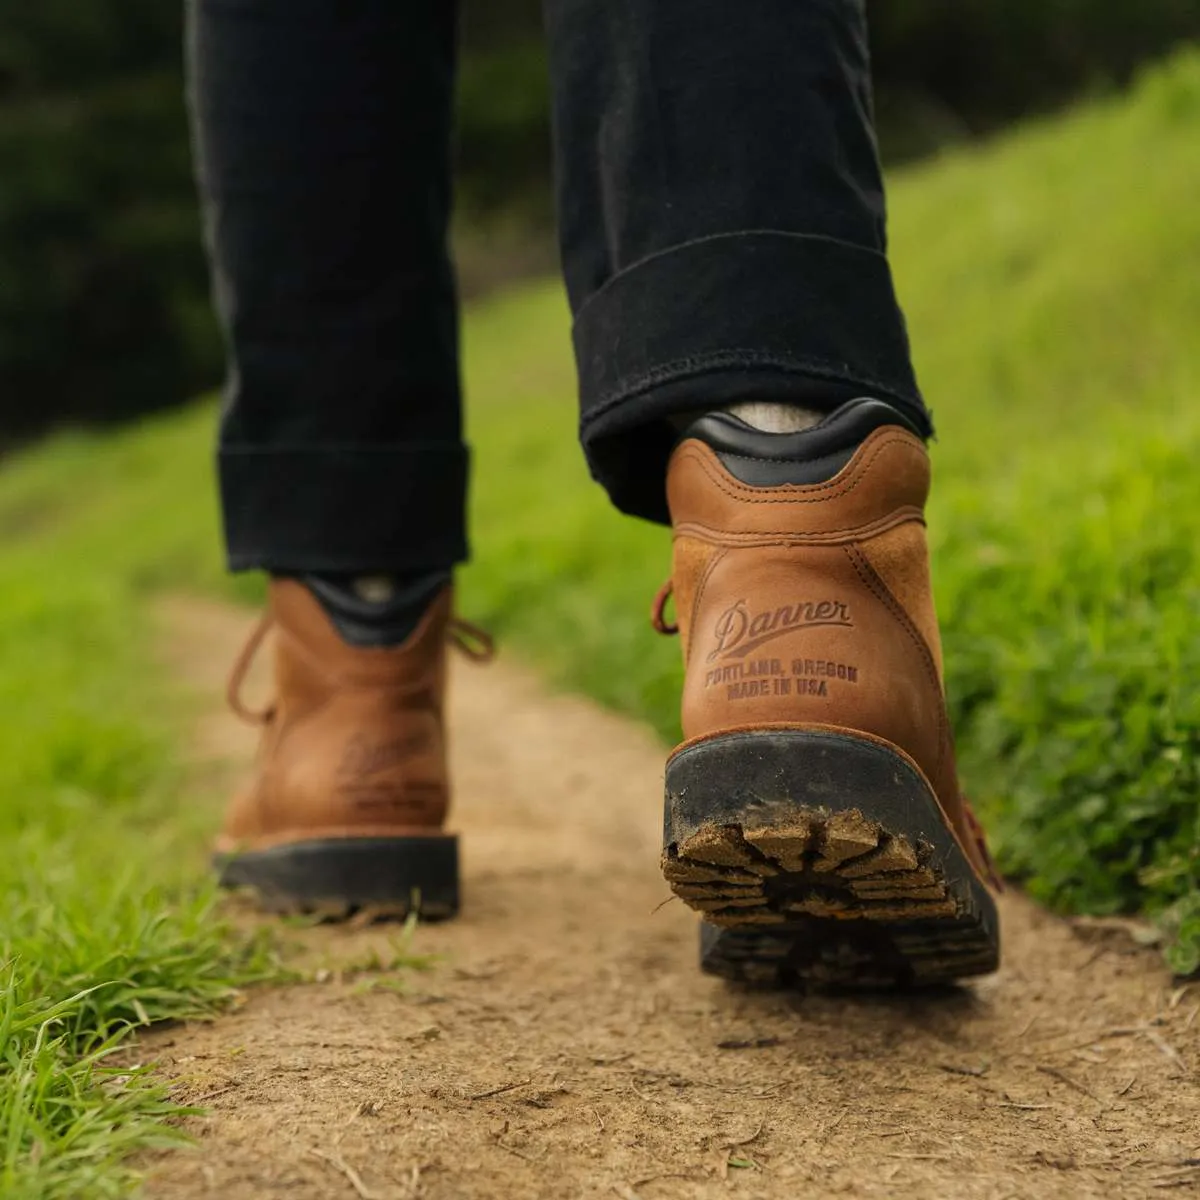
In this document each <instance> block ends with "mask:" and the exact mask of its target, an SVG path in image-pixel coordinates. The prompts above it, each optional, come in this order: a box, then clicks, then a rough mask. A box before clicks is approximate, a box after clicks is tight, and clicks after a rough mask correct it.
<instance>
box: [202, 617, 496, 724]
mask: <svg viewBox="0 0 1200 1200" xmlns="http://www.w3.org/2000/svg"><path fill="white" fill-rule="evenodd" d="M274 624H275V618H274V617H273V616H272V615H271V613H270V612H269V611H268V612H265V613H263V615H262V617H261V618H260V619H259V621H258V623H257V624H256V625H255V626H254V629H253V630H251V632H250V636H249V637H248V638H247V639H246V644H245V645H244V646H243V647H242V649H241V652H240V653H239V654H238V656H237V658H236V660H235V661H234V664H233V669H232V670H231V671H230V672H229V682H228V684H227V685H226V688H225V699H226V701H227V702H228V704H229V707H230V709H232V710H233V712H234V714H235V715H236V716H238V717H240V718H241V719H242V720H243V721H245V722H246V723H247V724H248V725H268V724H270V722H271V721H272V719H273V718H274V716H275V711H276V706H275V704H274V703H271V704H268V705H267V706H266V708H261V709H254V708H251V707H250V706H249V705H247V704H246V703H245V701H244V700H243V699H242V688H243V685H244V684H245V682H246V675H247V674H248V673H249V671H250V667H251V666H252V665H253V663H254V660H255V658H257V657H258V652H259V650H260V649H261V648H262V644H263V642H264V641H265V640H266V636H267V634H268V633H270V632H271V628H272V626H273V625H274ZM446 640H447V641H448V642H449V643H450V645H452V646H453V647H454V648H455V649H456V650H457V651H458V652H459V653H460V654H462V655H463V656H464V657H465V658H467V659H469V660H470V661H471V662H475V663H488V662H491V661H492V659H493V658H495V657H496V643H495V641H494V640H493V638H492V635H491V634H490V633H488V632H487V631H486V630H483V629H480V628H479V626H478V625H473V624H472V623H471V622H470V621H464V620H463V618H462V617H451V618H450V620H449V621H448V622H447V624H446ZM313 665H314V666H316V667H317V669H318V670H322V673H324V672H323V668H322V667H321V665H320V664H319V663H316V662H315V661H314V662H313Z"/></svg>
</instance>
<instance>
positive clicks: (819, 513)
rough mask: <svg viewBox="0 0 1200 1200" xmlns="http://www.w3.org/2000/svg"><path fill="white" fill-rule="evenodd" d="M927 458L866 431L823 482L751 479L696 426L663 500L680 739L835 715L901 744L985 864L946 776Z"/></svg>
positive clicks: (916, 443) (949, 745)
mask: <svg viewBox="0 0 1200 1200" xmlns="http://www.w3.org/2000/svg"><path fill="white" fill-rule="evenodd" d="M929 478H930V475H929V458H928V455H927V454H926V451H925V447H924V445H923V444H922V442H921V441H920V439H919V438H917V437H915V436H914V435H913V434H911V433H909V432H908V431H907V430H906V429H902V428H900V427H899V426H886V427H884V428H881V429H877V430H876V431H875V432H874V433H872V434H871V435H870V436H869V437H867V438H866V440H865V441H864V442H863V443H862V445H861V447H859V449H858V450H857V452H856V453H855V455H854V457H853V458H852V459H851V461H850V462H849V463H848V464H847V465H846V466H845V467H844V468H843V469H842V470H841V471H840V472H839V473H838V474H837V475H836V476H835V477H834V478H833V479H831V480H829V481H828V482H825V483H819V484H811V485H787V486H781V487H755V486H750V485H747V484H744V483H742V482H740V481H739V480H738V479H736V478H734V476H732V475H731V474H730V473H729V471H727V470H726V469H725V467H724V465H723V464H722V463H721V461H720V459H719V458H718V456H717V454H716V453H715V452H714V451H713V450H712V449H711V448H710V447H709V446H707V445H706V444H705V443H703V442H701V441H699V440H696V439H687V440H685V441H683V442H682V443H681V444H680V445H679V446H678V447H677V448H676V450H675V452H674V454H673V455H672V458H671V462H670V466H669V469H668V475H667V499H668V503H669V505H670V510H671V518H672V524H673V526H674V530H675V543H674V570H673V584H674V594H675V609H676V614H677V620H678V623H679V630H680V634H681V636H682V639H683V653H684V661H685V663H686V668H687V671H686V679H685V683H684V692H683V712H682V718H683V732H684V737H685V738H686V739H687V740H688V741H692V740H695V739H702V738H706V737H709V736H712V735H715V734H719V733H723V732H727V731H730V730H734V729H746V728H762V727H764V726H779V725H787V726H792V727H795V726H801V727H806V728H813V727H819V728H825V729H829V728H833V729H836V730H839V731H843V732H847V733H851V734H853V735H855V736H859V737H865V738H868V739H871V740H875V741H880V742H883V743H885V744H887V745H888V746H890V747H891V748H893V749H897V750H899V751H900V752H901V753H902V754H903V755H904V756H905V757H907V758H908V759H909V760H910V761H911V762H912V763H914V764H915V765H916V766H917V767H918V768H919V770H920V771H921V772H922V773H923V774H924V776H925V778H926V779H927V780H928V781H929V783H930V785H931V787H932V789H933V791H934V793H935V795H936V796H937V799H938V801H939V803H940V804H941V807H942V810H943V812H944V813H945V815H946V817H947V819H948V823H949V824H950V826H951V828H952V829H953V830H954V831H955V833H956V835H957V836H958V839H959V841H960V842H961V843H962V845H963V847H964V849H965V850H966V851H967V853H968V854H969V855H970V856H971V858H972V860H973V861H974V862H975V863H976V864H977V865H978V866H979V868H980V870H981V871H983V872H984V873H985V874H990V873H991V872H990V864H989V863H988V860H987V854H986V849H985V848H984V847H983V846H982V842H981V838H980V837H979V836H978V832H977V826H973V825H972V821H971V818H970V817H969V815H968V813H967V811H966V806H965V805H964V803H963V801H962V798H961V795H960V792H959V787H958V778H957V773H956V770H955V762H954V745H953V739H952V736H951V731H950V726H949V721H948V718H947V714H946V704H945V699H944V692H943V685H942V651H941V642H940V638H939V635H938V626H937V618H936V615H935V612H934V607H933V598H932V588H931V584H930V577H929V554H928V549H927V545H926V537H925V526H924V515H923V514H924V507H925V501H926V498H927V496H928V493H929Z"/></svg>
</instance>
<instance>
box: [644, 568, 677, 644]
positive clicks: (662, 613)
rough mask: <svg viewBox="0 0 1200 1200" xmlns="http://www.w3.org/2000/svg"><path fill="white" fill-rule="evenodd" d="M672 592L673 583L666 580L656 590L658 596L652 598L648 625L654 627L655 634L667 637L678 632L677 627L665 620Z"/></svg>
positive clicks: (673, 589)
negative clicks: (652, 602)
mask: <svg viewBox="0 0 1200 1200" xmlns="http://www.w3.org/2000/svg"><path fill="white" fill-rule="evenodd" d="M674 592H675V581H674V580H673V579H668V580H667V582H666V583H664V584H663V585H662V587H660V588H659V589H658V595H657V596H655V597H654V604H653V606H652V607H651V609H650V624H651V625H653V626H654V630H655V632H656V633H662V634H666V635H667V636H668V637H672V636H674V635H675V634H677V633H678V632H679V626H678V625H677V624H675V623H674V622H671V621H668V620H667V601H668V600H670V599H671V597H672V595H674Z"/></svg>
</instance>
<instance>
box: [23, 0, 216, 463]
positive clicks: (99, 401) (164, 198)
mask: <svg viewBox="0 0 1200 1200" xmlns="http://www.w3.org/2000/svg"><path fill="white" fill-rule="evenodd" d="M181 45H182V5H181V4H180V3H174V4H171V3H168V4H163V3H160V2H159V0H87V2H83V3H81V2H79V0H38V3H36V4H10V5H6V6H5V7H4V10H3V12H0V179H3V180H4V186H3V187H2V188H0V448H2V447H3V443H4V442H6V441H7V442H11V441H12V440H13V439H20V438H21V437H23V436H27V435H29V434H31V433H34V432H37V431H39V430H41V429H43V428H45V427H46V426H47V425H49V424H54V423H62V422H79V421H85V420H101V419H103V420H110V419H116V418H121V417H127V416H130V415H133V414H136V413H140V412H145V411H148V410H150V409H154V408H161V407H165V406H167V405H170V404H175V403H178V402H180V401H181V400H183V399H185V398H186V397H187V396H189V395H192V394H194V393H195V392H196V391H197V390H198V389H200V388H203V387H209V386H211V385H212V384H213V383H215V382H216V380H217V379H218V378H219V376H220V371H221V348H220V339H219V337H218V335H217V332H216V327H215V323H214V321H213V318H212V315H211V313H210V311H209V304H208V282H207V276H206V271H205V266H204V256H203V252H202V248H201V240H200V226H199V220H198V217H197V212H196V200H195V195H194V189H193V186H192V176H191V166H190V162H189V152H188V137H187V129H186V123H185V120H184V108H183V80H182V70H181V61H180V60H181Z"/></svg>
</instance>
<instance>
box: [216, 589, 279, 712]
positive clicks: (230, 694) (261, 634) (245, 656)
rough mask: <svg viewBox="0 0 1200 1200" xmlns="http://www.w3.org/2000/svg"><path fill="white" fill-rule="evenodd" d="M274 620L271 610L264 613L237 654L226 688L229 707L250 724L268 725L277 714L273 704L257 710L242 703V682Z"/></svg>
mask: <svg viewBox="0 0 1200 1200" xmlns="http://www.w3.org/2000/svg"><path fill="white" fill-rule="evenodd" d="M273 622H274V619H273V618H272V616H271V614H270V612H266V613H264V614H263V616H262V618H261V619H260V620H259V622H258V624H257V625H256V626H255V627H254V630H253V632H252V633H251V634H250V637H249V638H248V639H247V641H246V644H245V645H244V646H243V647H242V652H241V653H240V654H239V655H238V656H237V661H236V662H235V663H234V664H233V670H232V671H230V673H229V683H228V685H227V686H226V689H225V698H226V700H228V702H229V707H230V708H231V709H233V711H234V712H235V713H236V714H237V715H238V716H239V717H241V719H242V720H243V721H245V722H246V723H247V724H249V725H266V724H267V723H268V722H269V721H270V720H271V718H272V717H273V716H274V715H275V706H274V705H273V704H271V705H268V706H267V707H266V708H264V709H261V710H258V711H256V710H254V709H252V708H248V707H247V706H246V705H245V704H243V703H242V684H243V683H244V682H245V680H246V672H247V671H249V670H250V664H251V663H253V662H254V659H255V657H256V656H257V654H258V651H259V648H260V647H261V646H262V644H263V639H264V638H266V636H267V633H268V632H269V631H270V628H271V625H272V624H273Z"/></svg>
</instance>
